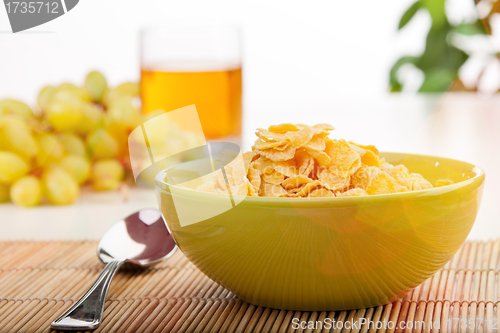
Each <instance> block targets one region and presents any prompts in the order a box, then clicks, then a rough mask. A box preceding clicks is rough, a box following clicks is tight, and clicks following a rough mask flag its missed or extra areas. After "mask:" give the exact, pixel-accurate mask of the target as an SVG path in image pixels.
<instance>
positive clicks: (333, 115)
mask: <svg viewBox="0 0 500 333" xmlns="http://www.w3.org/2000/svg"><path fill="white" fill-rule="evenodd" d="M245 110H246V112H245V115H244V133H243V149H244V150H248V149H249V148H250V146H251V144H252V143H253V141H254V137H255V135H254V134H253V132H254V130H255V128H257V127H266V126H269V125H271V124H276V123H282V122H296V123H306V124H315V123H325V122H326V123H330V124H332V125H333V126H334V127H335V128H336V130H335V131H334V132H333V134H332V137H336V138H345V139H348V140H350V141H356V142H359V143H365V144H374V145H376V146H377V148H379V150H381V151H392V152H407V153H419V154H426V155H437V156H444V157H449V158H454V159H459V160H464V161H467V162H470V163H474V164H476V165H478V166H480V167H482V168H483V169H484V170H485V172H486V184H485V190H484V194H483V199H482V205H481V209H480V212H479V215H478V217H477V220H476V223H475V225H474V228H473V229H472V231H471V233H470V236H469V238H470V239H482V240H487V239H492V238H498V237H500V205H499V204H498V203H499V200H498V196H499V195H500V173H499V172H497V170H498V169H499V166H500V154H499V153H498V151H499V150H500V149H499V148H498V146H499V145H500V130H499V129H500V97H488V96H476V95H456V94H453V95H444V96H439V97H438V96H422V95H420V96H408V95H390V96H387V97H384V98H380V99H364V98H363V96H362V95H360V98H359V99H358V100H342V99H339V100H338V101H337V102H335V103H333V104H332V105H315V104H314V102H311V105H287V104H286V102H285V103H281V104H280V103H276V102H274V103H272V102H271V103H267V102H265V101H262V102H260V103H257V102H253V103H248V104H247V105H246V107H245ZM156 206H157V204H156V196H155V193H154V191H153V190H144V189H140V188H132V189H131V190H130V191H129V196H128V200H126V201H124V198H123V196H122V195H121V194H120V193H119V192H117V191H111V192H101V193H96V192H92V191H90V190H89V189H85V190H84V191H82V195H81V196H80V198H79V199H78V201H77V202H76V203H74V204H73V205H70V206H40V207H35V208H31V209H22V208H18V207H16V206H14V205H12V204H1V205H0V239H1V240H6V239H98V238H99V237H100V236H101V235H102V234H103V233H104V232H105V231H106V230H107V228H109V227H110V226H111V225H112V224H113V223H114V222H115V221H117V220H119V219H121V218H122V217H125V216H127V215H128V214H130V213H132V212H134V211H136V210H138V209H140V208H145V207H156Z"/></svg>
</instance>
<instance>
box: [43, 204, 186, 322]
mask: <svg viewBox="0 0 500 333" xmlns="http://www.w3.org/2000/svg"><path fill="white" fill-rule="evenodd" d="M176 249H177V246H176V245H175V242H174V239H173V238H172V236H171V235H170V233H169V231H168V229H167V227H166V226H165V223H164V222H163V219H162V217H161V213H160V211H159V210H157V209H142V210H140V211H138V212H136V213H134V214H132V215H130V216H128V217H127V218H125V219H124V220H121V221H119V222H117V223H116V224H114V225H113V226H112V227H111V228H110V229H109V230H108V231H107V232H106V234H105V235H104V236H103V237H102V238H101V240H100V241H99V245H97V256H98V257H99V259H101V261H102V262H103V263H105V264H106V267H104V270H103V271H102V273H101V275H99V277H98V278H97V280H96V282H95V283H94V284H93V285H92V287H90V289H89V290H88V291H87V292H86V293H85V294H84V295H83V296H82V298H80V300H79V301H78V302H76V303H75V304H73V306H72V307H71V308H69V310H68V311H66V312H65V313H64V314H63V315H62V316H60V317H59V318H57V319H56V320H55V321H54V322H53V323H52V324H51V327H52V328H53V329H58V330H89V329H91V330H92V329H96V328H97V327H98V326H99V324H100V323H101V317H102V310H103V307H104V301H105V298H106V293H107V291H108V287H109V283H110V282H111V279H112V278H113V275H114V274H115V272H116V271H117V270H118V268H120V266H121V265H122V264H124V263H125V262H127V263H131V264H134V265H138V266H140V267H145V266H148V265H151V264H154V263H156V262H158V261H160V260H163V259H166V258H168V257H170V256H171V255H172V254H173V253H174V252H175V250H176Z"/></svg>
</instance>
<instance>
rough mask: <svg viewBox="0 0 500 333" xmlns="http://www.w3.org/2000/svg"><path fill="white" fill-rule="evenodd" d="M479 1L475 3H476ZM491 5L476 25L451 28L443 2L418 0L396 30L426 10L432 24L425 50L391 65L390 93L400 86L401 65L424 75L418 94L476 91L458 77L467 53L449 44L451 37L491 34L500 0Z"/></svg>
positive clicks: (468, 23)
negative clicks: (491, 19) (489, 9)
mask: <svg viewBox="0 0 500 333" xmlns="http://www.w3.org/2000/svg"><path fill="white" fill-rule="evenodd" d="M479 1H488V0H476V4H477V3H478V2H479ZM490 3H491V4H492V6H491V11H490V12H489V14H488V15H487V16H486V17H484V18H482V19H477V20H476V21H475V22H467V23H460V24H457V25H453V24H451V23H450V22H449V21H448V18H447V16H446V12H445V0H418V1H416V2H415V3H413V4H412V5H411V6H410V8H408V9H407V10H406V12H405V13H404V14H403V16H402V17H401V20H400V21H399V27H398V29H402V28H403V27H404V26H406V25H407V24H408V22H410V21H411V20H412V18H413V17H414V16H415V14H416V13H417V12H418V11H420V10H426V11H427V12H428V13H429V14H430V16H431V19H432V25H431V28H430V30H429V33H428V34H427V38H426V44H425V50H424V52H423V53H422V54H421V55H420V56H403V57H402V58H400V59H399V60H398V61H396V63H395V64H394V65H393V67H392V69H391V71H390V78H389V85H390V90H391V92H399V91H401V90H402V88H403V83H402V82H400V80H399V78H398V70H399V69H400V68H401V66H403V65H406V64H412V65H414V66H415V67H416V68H418V69H420V70H421V71H422V72H423V74H424V77H425V78H424V82H423V83H422V85H421V87H420V89H419V92H443V91H447V90H454V91H476V90H477V88H473V89H467V88H466V87H465V86H464V84H463V83H462V81H461V80H460V78H459V75H458V73H459V69H460V67H462V65H463V64H464V63H465V61H466V60H467V59H468V58H469V54H467V53H465V52H464V51H463V50H461V49H459V48H458V47H456V46H455V45H453V43H452V42H451V38H452V36H453V35H454V34H459V35H465V36H472V35H477V34H482V35H486V34H491V26H490V23H489V22H490V17H491V16H492V15H494V14H495V13H500V0H497V1H495V2H490Z"/></svg>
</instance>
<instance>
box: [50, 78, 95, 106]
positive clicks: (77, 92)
mask: <svg viewBox="0 0 500 333" xmlns="http://www.w3.org/2000/svg"><path fill="white" fill-rule="evenodd" d="M57 91H58V92H60V91H63V92H68V93H70V94H72V95H74V96H76V97H78V98H80V99H81V100H82V101H84V102H92V96H90V94H89V92H88V91H87V90H86V89H85V88H83V87H78V86H76V85H74V84H72V83H63V84H61V85H59V87H57Z"/></svg>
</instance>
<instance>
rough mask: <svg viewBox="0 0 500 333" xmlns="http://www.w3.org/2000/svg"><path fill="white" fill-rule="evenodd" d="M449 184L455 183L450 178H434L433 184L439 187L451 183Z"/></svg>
mask: <svg viewBox="0 0 500 333" xmlns="http://www.w3.org/2000/svg"><path fill="white" fill-rule="evenodd" d="M451 184H455V182H454V181H453V180H451V179H438V180H436V184H435V186H436V187H441V186H447V185H451Z"/></svg>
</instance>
